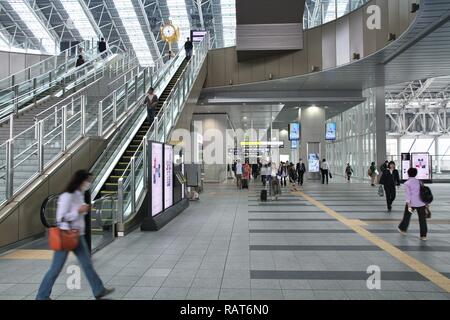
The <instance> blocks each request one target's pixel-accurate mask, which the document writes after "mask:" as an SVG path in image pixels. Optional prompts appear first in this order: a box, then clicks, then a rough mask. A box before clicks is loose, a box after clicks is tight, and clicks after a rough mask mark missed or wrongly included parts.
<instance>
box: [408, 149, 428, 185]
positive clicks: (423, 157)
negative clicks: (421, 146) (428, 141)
mask: <svg viewBox="0 0 450 320" xmlns="http://www.w3.org/2000/svg"><path fill="white" fill-rule="evenodd" d="M411 167H413V168H416V169H417V176H416V178H417V179H419V180H431V174H430V172H431V170H430V168H431V166H430V154H429V153H413V154H412V164H411Z"/></svg>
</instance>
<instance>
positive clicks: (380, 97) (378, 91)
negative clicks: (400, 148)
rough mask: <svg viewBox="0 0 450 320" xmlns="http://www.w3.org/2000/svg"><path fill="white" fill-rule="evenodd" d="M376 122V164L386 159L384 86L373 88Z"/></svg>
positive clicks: (378, 164)
mask: <svg viewBox="0 0 450 320" xmlns="http://www.w3.org/2000/svg"><path fill="white" fill-rule="evenodd" d="M373 93H374V98H375V99H374V104H375V124H376V150H377V166H380V165H381V164H382V163H383V162H384V161H385V160H386V101H385V93H384V87H378V88H374V89H373Z"/></svg>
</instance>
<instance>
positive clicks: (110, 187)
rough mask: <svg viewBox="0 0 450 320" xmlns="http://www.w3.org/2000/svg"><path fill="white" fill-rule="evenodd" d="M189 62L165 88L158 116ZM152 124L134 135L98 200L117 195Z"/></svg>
mask: <svg viewBox="0 0 450 320" xmlns="http://www.w3.org/2000/svg"><path fill="white" fill-rule="evenodd" d="M188 61H189V60H187V59H184V60H183V62H182V63H181V64H180V66H179V68H178V69H177V71H176V72H175V73H174V75H173V77H172V79H171V80H170V82H169V83H168V84H167V86H166V87H165V89H164V91H163V92H162V93H161V95H160V97H159V101H158V106H157V108H156V112H155V114H158V113H159V111H160V110H161V108H162V106H163V105H164V102H165V101H166V100H167V99H168V97H169V96H170V93H171V91H172V89H173V88H174V86H175V84H176V83H177V81H178V79H179V78H180V76H181V74H182V73H183V71H184V69H185V67H186V65H187V63H188ZM150 125H151V124H150V123H149V122H148V120H145V121H144V122H143V124H142V125H141V127H140V128H139V130H138V131H137V133H136V134H135V135H134V137H133V139H132V140H131V142H130V144H129V145H128V147H127V148H126V150H125V152H124V153H123V154H122V156H121V158H120V160H119V161H118V162H117V164H116V165H115V167H114V169H113V170H112V171H111V174H110V175H109V177H108V179H107V180H106V182H105V183H104V184H103V186H102V187H101V189H100V192H99V193H98V194H97V197H96V199H98V198H102V197H105V196H108V195H113V194H117V189H118V183H119V181H118V180H119V178H120V177H122V176H123V175H124V173H125V170H129V169H127V168H129V164H130V161H131V158H132V157H133V156H138V155H139V154H140V153H139V152H138V153H136V151H137V150H138V148H139V145H140V144H141V142H142V139H143V138H144V136H145V135H146V134H147V132H148V130H149V129H150Z"/></svg>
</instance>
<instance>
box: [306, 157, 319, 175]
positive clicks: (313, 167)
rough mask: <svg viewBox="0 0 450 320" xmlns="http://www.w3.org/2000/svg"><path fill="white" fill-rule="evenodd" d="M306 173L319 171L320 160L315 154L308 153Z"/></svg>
mask: <svg viewBox="0 0 450 320" xmlns="http://www.w3.org/2000/svg"><path fill="white" fill-rule="evenodd" d="M308 171H309V172H319V171H320V159H319V155H318V154H317V153H310V154H309V155H308Z"/></svg>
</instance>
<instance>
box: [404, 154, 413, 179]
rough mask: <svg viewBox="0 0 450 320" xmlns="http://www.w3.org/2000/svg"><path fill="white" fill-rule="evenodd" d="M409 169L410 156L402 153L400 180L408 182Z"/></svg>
mask: <svg viewBox="0 0 450 320" xmlns="http://www.w3.org/2000/svg"><path fill="white" fill-rule="evenodd" d="M409 168H411V154H409V153H402V180H408V178H409V177H408V169H409Z"/></svg>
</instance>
